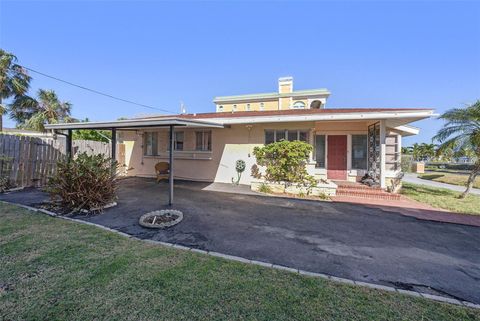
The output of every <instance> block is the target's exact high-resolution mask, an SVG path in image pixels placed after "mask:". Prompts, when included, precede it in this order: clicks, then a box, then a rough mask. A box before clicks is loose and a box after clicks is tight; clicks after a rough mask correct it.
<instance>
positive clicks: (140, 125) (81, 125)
mask: <svg viewBox="0 0 480 321" xmlns="http://www.w3.org/2000/svg"><path fill="white" fill-rule="evenodd" d="M165 127H168V128H169V132H170V135H169V146H170V148H169V164H170V170H169V179H168V180H169V194H168V204H169V205H170V206H171V205H172V204H173V162H174V157H173V151H174V138H173V132H174V129H175V127H193V128H224V125H223V124H220V123H213V122H206V121H199V120H189V119H183V118H181V117H162V118H156V119H155V118H153V119H132V120H117V121H108V122H76V123H62V124H49V125H45V128H46V129H48V130H51V131H52V132H53V133H55V134H57V135H64V136H65V137H66V150H65V153H66V155H67V157H68V159H71V158H72V156H73V155H72V132H73V130H81V129H90V130H111V132H112V143H111V144H112V146H111V147H112V151H111V155H112V159H115V158H116V146H117V131H137V130H141V129H146V128H149V129H151V128H165Z"/></svg>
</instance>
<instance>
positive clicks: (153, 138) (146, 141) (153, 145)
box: [143, 132, 158, 156]
mask: <svg viewBox="0 0 480 321" xmlns="http://www.w3.org/2000/svg"><path fill="white" fill-rule="evenodd" d="M143 154H144V155H145V156H155V155H158V133H157V132H145V133H144V134H143Z"/></svg>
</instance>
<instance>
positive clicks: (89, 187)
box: [47, 153, 117, 211]
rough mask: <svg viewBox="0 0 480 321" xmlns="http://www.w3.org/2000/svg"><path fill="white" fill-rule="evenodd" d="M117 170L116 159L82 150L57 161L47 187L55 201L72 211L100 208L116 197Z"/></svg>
mask: <svg viewBox="0 0 480 321" xmlns="http://www.w3.org/2000/svg"><path fill="white" fill-rule="evenodd" d="M116 170H117V163H116V162H112V160H111V159H110V158H108V157H106V156H104V155H103V154H99V155H92V156H89V155H87V154H86V153H81V154H79V155H78V156H77V157H76V158H75V159H73V160H70V161H59V162H58V164H57V172H56V173H55V175H54V176H53V177H51V178H50V179H49V181H48V185H47V191H48V192H49V194H50V197H51V199H52V200H53V201H58V202H60V203H61V205H62V206H64V207H65V208H67V209H70V210H72V211H79V210H87V211H90V210H93V209H97V208H101V207H103V206H105V205H107V204H109V203H111V202H113V201H114V200H115V198H116V195H115V192H116V187H117V186H116Z"/></svg>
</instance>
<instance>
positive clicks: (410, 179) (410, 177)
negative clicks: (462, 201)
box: [403, 172, 480, 195]
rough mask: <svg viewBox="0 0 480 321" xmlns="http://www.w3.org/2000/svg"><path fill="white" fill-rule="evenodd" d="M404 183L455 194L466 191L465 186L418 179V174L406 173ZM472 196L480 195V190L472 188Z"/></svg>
mask: <svg viewBox="0 0 480 321" xmlns="http://www.w3.org/2000/svg"><path fill="white" fill-rule="evenodd" d="M425 174H432V175H433V174H442V173H441V172H440V173H437V172H425ZM403 181H404V182H407V183H412V184H419V185H426V186H431V187H437V188H446V189H449V190H452V191H455V192H460V193H461V192H463V191H465V186H458V185H452V184H446V183H441V182H435V181H429V180H428V179H421V178H419V177H418V174H416V173H405V176H404V177H403ZM470 193H471V194H476V195H480V189H479V188H472V189H471V190H470Z"/></svg>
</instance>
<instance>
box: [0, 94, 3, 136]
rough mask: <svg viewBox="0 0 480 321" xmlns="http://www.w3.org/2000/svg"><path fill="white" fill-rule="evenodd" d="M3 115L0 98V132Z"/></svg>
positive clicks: (0, 130)
mask: <svg viewBox="0 0 480 321" xmlns="http://www.w3.org/2000/svg"><path fill="white" fill-rule="evenodd" d="M3 113H4V110H3V106H2V98H1V97H0V132H3Z"/></svg>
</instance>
